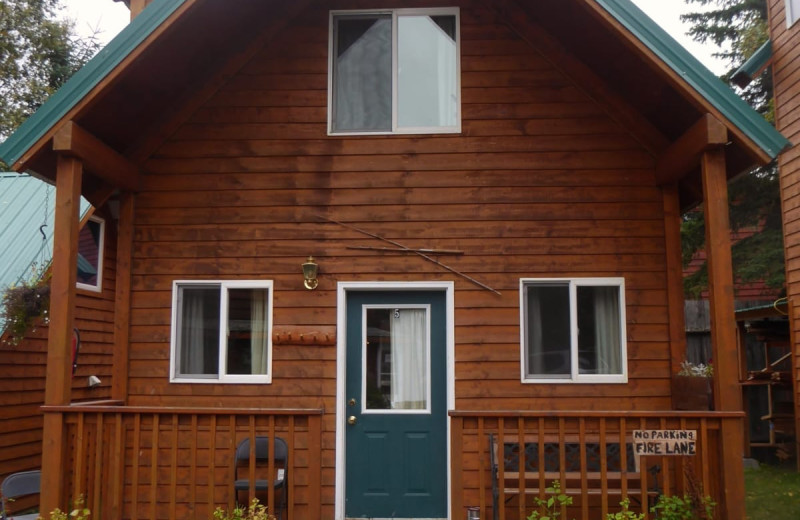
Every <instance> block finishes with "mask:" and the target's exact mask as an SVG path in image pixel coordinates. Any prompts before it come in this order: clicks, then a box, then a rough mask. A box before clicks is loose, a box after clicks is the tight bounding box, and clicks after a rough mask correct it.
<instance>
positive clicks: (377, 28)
mask: <svg viewBox="0 0 800 520" xmlns="http://www.w3.org/2000/svg"><path fill="white" fill-rule="evenodd" d="M334 47H335V48H334V70H333V83H334V85H333V92H334V98H333V117H332V119H333V129H334V130H335V131H339V132H347V131H349V132H359V131H388V130H391V129H392V18H391V16H389V15H381V16H371V15H370V16H367V15H364V16H340V17H336V18H335V19H334Z"/></svg>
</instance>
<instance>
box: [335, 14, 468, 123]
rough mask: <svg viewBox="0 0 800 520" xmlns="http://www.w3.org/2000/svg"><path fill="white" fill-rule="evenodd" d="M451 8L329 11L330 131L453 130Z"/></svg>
mask: <svg viewBox="0 0 800 520" xmlns="http://www.w3.org/2000/svg"><path fill="white" fill-rule="evenodd" d="M458 13H459V11H458V9H457V8H452V9H397V10H387V11H367V12H363V11H362V12H357V13H354V12H333V13H331V43H330V45H331V52H330V56H331V59H330V76H329V77H330V80H329V92H328V103H329V107H328V119H329V124H328V128H329V131H330V133H332V134H365V133H384V134H386V133H453V132H459V131H460V130H461V115H460V79H459V73H460V70H459V67H460V65H459V44H458V41H459V36H458V33H459V28H458V26H459V23H458Z"/></svg>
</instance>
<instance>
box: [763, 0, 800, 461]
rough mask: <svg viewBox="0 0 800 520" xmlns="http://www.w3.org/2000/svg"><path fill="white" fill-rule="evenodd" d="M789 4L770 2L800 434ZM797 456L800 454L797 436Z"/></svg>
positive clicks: (798, 90)
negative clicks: (784, 146)
mask: <svg viewBox="0 0 800 520" xmlns="http://www.w3.org/2000/svg"><path fill="white" fill-rule="evenodd" d="M785 6H786V3H785V1H784V0H769V14H770V31H771V39H772V56H773V61H772V74H773V81H774V88H775V123H776V126H777V128H778V130H780V131H781V132H782V133H783V135H785V136H786V137H787V138H788V139H789V140H790V141H791V142H792V143H793V144H794V146H793V147H792V148H790V149H788V150H787V151H785V152H783V153H782V154H781V155H780V156H779V158H778V167H779V169H780V176H781V194H782V203H783V229H784V235H785V236H784V243H785V247H786V291H787V295H788V296H789V298H791V299H792V301H793V305H792V306H790V308H791V309H793V315H792V316H791V327H792V338H793V343H794V346H793V349H794V360H793V362H792V369H793V374H794V380H795V385H794V388H795V398H794V401H795V431H796V432H797V431H800V344H798V338H800V305H798V301H800V300H798V298H800V147H798V146H797V145H798V144H800V23H795V24H794V25H793V26H792V27H790V28H788V29H787V27H786V12H785ZM795 451H796V452H800V436H797V444H796V447H795ZM798 468H800V458H798Z"/></svg>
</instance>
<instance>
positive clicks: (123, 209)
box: [111, 192, 134, 401]
mask: <svg viewBox="0 0 800 520" xmlns="http://www.w3.org/2000/svg"><path fill="white" fill-rule="evenodd" d="M119 203H120V208H119V220H118V221H117V285H116V294H115V300H114V364H113V367H112V370H111V374H112V378H111V380H112V384H111V398H112V399H115V400H120V401H127V399H128V349H129V346H130V330H129V329H130V316H131V258H132V255H133V217H134V195H133V193H131V192H125V193H123V194H122V195H121V197H120V201H119Z"/></svg>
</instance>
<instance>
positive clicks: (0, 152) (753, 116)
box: [0, 0, 790, 165]
mask: <svg viewBox="0 0 800 520" xmlns="http://www.w3.org/2000/svg"><path fill="white" fill-rule="evenodd" d="M186 1H187V0H155V1H154V2H153V3H152V4H150V5H149V6H148V7H147V8H146V9H144V11H142V13H141V14H140V15H139V16H137V17H136V18H135V19H134V20H133V21H132V22H131V24H130V25H129V26H128V27H126V28H125V29H124V30H123V31H122V32H120V34H119V35H117V37H116V38H114V39H113V40H112V41H111V42H110V43H109V44H108V46H106V48H104V49H103V50H102V51H101V52H100V53H98V55H97V56H95V57H94V58H93V59H92V60H91V61H90V62H89V63H87V64H86V66H84V67H83V68H82V69H81V70H80V71H78V72H77V73H76V74H75V75H74V76H73V77H72V78H71V79H70V80H69V81H68V82H67V83H66V84H65V85H64V86H63V87H62V88H61V89H60V90H59V91H58V92H56V93H55V94H53V95H52V96H51V97H50V99H48V100H47V102H46V103H44V104H43V105H42V107H41V108H40V109H39V110H38V111H37V112H36V113H35V114H34V115H33V116H31V117H30V118H29V119H28V120H27V121H26V122H25V123H24V124H23V125H21V126H20V128H19V129H18V130H17V131H16V132H15V133H14V134H13V135H11V136H10V137H9V138H8V139H7V140H6V141H5V142H3V143H2V144H0V158H2V159H3V160H4V161H5V162H6V163H7V164H12V165H13V164H15V163H16V162H17V161H18V160H19V159H20V158H21V157H22V156H23V155H24V154H25V153H26V152H27V151H28V150H29V149H30V148H31V147H32V146H34V145H35V144H36V142H37V141H38V140H39V139H41V138H42V137H43V136H44V135H45V134H46V133H47V132H48V131H49V130H50V129H51V128H52V126H53V125H55V124H56V123H57V122H58V121H59V120H60V119H61V118H62V117H64V115H65V114H66V113H67V112H69V110H70V109H72V108H73V107H74V106H75V105H76V104H77V103H79V102H80V100H81V99H83V98H84V97H85V96H86V95H87V94H89V92H90V91H91V90H92V89H93V88H94V87H95V86H97V85H98V83H99V82H100V81H102V80H103V78H105V77H106V76H107V75H108V74H110V73H111V71H112V70H113V69H114V68H115V67H116V66H117V65H119V63H120V62H121V61H122V60H123V59H124V58H125V57H126V56H127V55H128V54H130V53H131V52H132V51H133V50H134V49H135V48H136V47H137V46H138V45H139V44H141V43H142V42H143V41H144V40H145V38H147V37H148V36H149V35H150V34H151V33H152V32H153V31H154V30H155V29H156V28H157V27H158V26H159V25H160V24H161V23H163V22H164V21H165V20H166V19H167V18H168V17H169V16H170V15H171V14H172V13H174V12H175V11H176V10H177V9H178V8H179V7H180V6H181V5H182V4H183V3H184V2H186ZM594 1H596V2H597V4H598V5H600V6H601V7H603V8H604V9H605V10H606V11H608V13H609V14H611V15H612V16H613V17H614V18H615V19H616V20H618V21H619V22H620V23H621V24H622V25H623V26H624V27H626V28H627V29H628V30H629V31H630V32H631V33H632V34H633V35H634V36H635V37H636V38H638V39H639V40H640V41H641V42H642V43H644V44H645V45H646V46H647V47H648V48H649V49H651V50H652V51H653V52H654V53H655V54H656V55H657V56H658V57H659V58H661V59H662V60H663V61H664V62H665V63H666V64H667V65H668V66H669V67H671V68H672V69H673V70H674V71H675V72H677V73H678V74H679V75H680V76H681V77H682V78H683V79H684V80H685V81H686V82H687V83H688V84H689V85H690V86H691V87H692V88H694V89H695V90H696V91H697V92H698V93H699V94H700V95H702V96H703V97H704V98H705V99H707V100H708V102H709V103H711V104H712V105H713V106H714V107H716V108H717V109H718V110H719V111H720V112H721V113H722V114H723V115H724V116H725V117H726V118H727V119H728V120H729V121H730V122H731V123H732V124H734V125H735V126H736V127H738V128H739V129H740V130H741V131H742V132H743V133H744V134H745V135H746V136H748V137H749V138H750V139H751V140H752V141H753V142H754V143H755V144H756V145H757V146H758V147H759V148H761V149H762V150H763V151H764V152H765V153H766V154H767V155H768V156H770V157H773V158H774V157H776V156H777V155H778V153H780V151H781V150H782V149H783V148H785V147H786V146H789V144H790V143H789V141H788V140H787V139H786V138H784V137H783V136H782V135H781V134H780V133H779V132H778V131H777V130H775V128H774V127H772V126H771V125H770V124H769V123H767V122H766V121H765V120H764V119H763V118H762V117H761V115H759V114H758V113H757V112H755V111H754V110H753V109H752V108H750V106H749V105H748V104H747V103H745V102H744V101H743V100H742V99H741V98H739V97H738V96H737V95H736V94H735V93H734V92H733V91H732V90H731V89H730V88H729V87H728V86H727V85H725V84H724V83H722V82H721V81H720V80H719V79H718V78H717V77H716V76H714V74H713V73H711V72H710V71H709V70H708V69H707V68H706V67H705V66H703V64H702V63H700V62H699V61H698V60H697V59H696V58H695V57H694V56H692V55H691V54H690V53H689V52H688V51H687V50H686V49H684V48H683V47H681V46H680V44H678V43H677V42H676V41H675V40H674V39H673V38H672V37H671V36H669V34H667V32H666V31H664V30H663V29H662V28H661V27H659V26H658V25H657V24H656V23H655V22H653V21H652V20H651V19H650V18H649V17H648V16H647V15H646V14H644V13H643V12H642V11H641V10H639V8H638V7H636V6H635V5H634V4H633V3H632V2H630V0H594Z"/></svg>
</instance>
